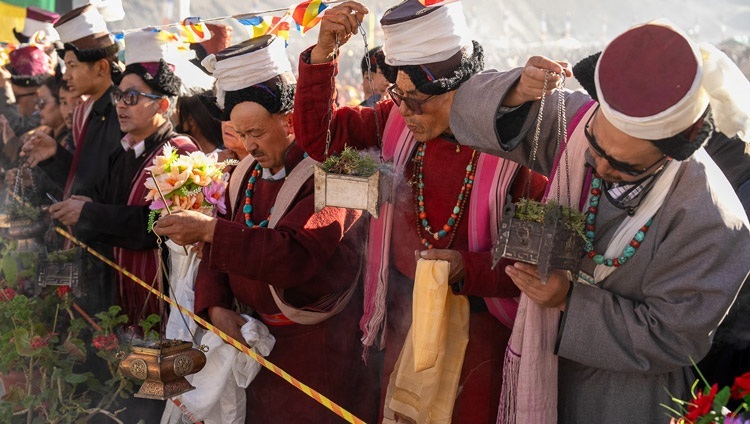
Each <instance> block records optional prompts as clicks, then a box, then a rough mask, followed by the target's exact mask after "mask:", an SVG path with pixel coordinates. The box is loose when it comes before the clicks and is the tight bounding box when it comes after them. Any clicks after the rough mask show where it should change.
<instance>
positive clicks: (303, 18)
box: [292, 0, 328, 34]
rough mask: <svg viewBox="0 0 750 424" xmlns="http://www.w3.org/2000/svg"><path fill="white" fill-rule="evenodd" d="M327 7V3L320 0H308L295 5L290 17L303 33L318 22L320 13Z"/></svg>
mask: <svg viewBox="0 0 750 424" xmlns="http://www.w3.org/2000/svg"><path fill="white" fill-rule="evenodd" d="M327 7H328V5H327V4H325V3H323V1H322V0H308V1H304V2H302V3H300V4H298V5H297V6H295V8H294V12H292V18H293V19H294V22H296V23H297V28H298V29H299V30H300V32H301V33H303V34H304V33H305V32H307V31H308V30H309V29H310V28H312V27H314V26H315V25H317V24H318V22H320V16H319V15H320V13H321V12H322V11H323V10H325V9H326V8H327Z"/></svg>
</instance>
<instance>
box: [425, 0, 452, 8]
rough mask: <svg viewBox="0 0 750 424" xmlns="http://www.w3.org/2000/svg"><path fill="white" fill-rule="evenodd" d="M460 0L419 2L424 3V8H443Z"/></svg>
mask: <svg viewBox="0 0 750 424" xmlns="http://www.w3.org/2000/svg"><path fill="white" fill-rule="evenodd" d="M457 1H459V0H419V2H420V3H422V6H427V7H432V6H435V7H437V6H442V5H444V4H448V3H455V2H457Z"/></svg>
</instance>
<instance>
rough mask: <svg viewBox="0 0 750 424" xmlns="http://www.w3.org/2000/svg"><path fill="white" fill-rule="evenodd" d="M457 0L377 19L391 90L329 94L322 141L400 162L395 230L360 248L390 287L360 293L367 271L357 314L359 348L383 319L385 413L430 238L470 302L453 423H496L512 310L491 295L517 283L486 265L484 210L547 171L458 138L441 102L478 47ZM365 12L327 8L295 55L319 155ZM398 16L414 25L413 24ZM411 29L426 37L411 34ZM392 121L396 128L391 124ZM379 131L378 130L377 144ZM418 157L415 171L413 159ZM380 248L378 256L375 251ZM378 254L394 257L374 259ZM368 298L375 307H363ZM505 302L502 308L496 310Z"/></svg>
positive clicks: (305, 130)
mask: <svg viewBox="0 0 750 424" xmlns="http://www.w3.org/2000/svg"><path fill="white" fill-rule="evenodd" d="M459 7H460V4H453V5H451V6H450V7H445V6H441V7H436V8H432V9H426V8H424V7H423V6H421V5H420V4H419V2H418V1H416V0H413V1H412V0H409V1H406V2H403V3H401V4H399V5H398V6H396V7H394V8H392V9H390V10H388V11H387V12H386V13H385V15H384V16H383V19H382V20H381V25H382V26H383V31H384V33H385V34H386V41H385V45H384V47H383V50H384V52H385V63H382V64H381V63H379V64H378V65H379V66H380V67H381V68H382V69H383V72H384V74H385V76H386V78H388V79H389V81H390V82H391V83H395V85H392V86H391V88H390V89H389V92H390V95H391V98H392V99H393V100H385V101H381V102H379V103H378V104H377V105H375V107H374V109H370V108H359V107H355V108H350V107H341V108H336V106H335V105H334V106H333V108H334V110H333V120H332V122H331V133H332V134H333V137H332V142H331V146H330V147H331V149H330V150H331V152H332V153H333V152H338V151H341V149H342V148H343V147H344V145H349V146H353V147H355V148H357V149H368V148H381V152H382V155H383V156H384V158H385V159H386V160H388V159H389V158H390V156H393V159H394V161H395V163H396V170H395V173H396V174H397V175H396V177H395V178H394V180H395V184H396V188H395V190H394V198H393V199H392V204H393V206H392V210H393V212H392V220H391V221H390V222H392V224H391V232H390V234H391V240H390V243H388V242H387V241H385V242H383V246H381V248H380V249H378V250H376V251H377V253H372V252H371V253H370V254H369V255H368V261H370V264H368V276H367V277H366V278H368V277H369V276H370V273H369V271H374V274H375V277H374V279H375V280H376V283H377V285H378V289H377V290H374V291H373V292H380V287H387V294H386V295H385V296H383V297H385V298H386V299H387V300H386V304H385V305H382V306H381V305H378V304H377V302H376V301H375V300H374V299H373V298H380V297H381V296H377V295H375V294H373V295H372V296H368V294H369V293H368V292H367V289H368V288H369V287H370V286H369V285H368V282H369V280H368V279H366V282H365V284H366V286H365V287H366V288H365V290H366V292H365V296H366V299H365V316H364V318H363V320H362V322H361V328H362V329H363V331H364V332H365V335H364V338H363V342H364V344H365V346H366V347H369V346H371V345H373V344H375V343H376V341H377V340H376V339H379V338H380V331H381V326H383V327H385V328H384V332H385V334H384V338H385V346H384V348H385V359H384V365H383V372H382V383H381V388H382V395H381V414H382V408H383V407H384V406H386V405H384V398H385V392H386V387H387V386H388V384H389V378H391V379H392V376H391V372H392V371H393V369H394V364H395V362H396V359H397V358H398V355H399V352H400V351H401V348H402V346H403V342H404V339H405V337H406V333H407V331H408V329H409V326H410V324H411V313H412V312H411V311H412V289H413V280H414V273H415V270H416V258H415V251H417V250H423V249H435V250H433V251H430V252H422V254H423V256H422V257H425V258H429V259H445V260H449V261H450V262H451V283H452V287H453V292H454V293H455V294H457V295H466V296H468V298H469V302H470V305H471V315H470V324H469V343H468V346H467V348H466V354H465V359H464V363H463V368H462V371H461V376H460V381H459V387H460V389H459V394H458V397H457V399H456V402H455V406H454V409H453V422H454V423H455V422H462V423H463V422H465V423H488V422H493V423H494V422H495V418H496V416H497V406H498V398H499V394H500V387H501V383H502V368H503V353H504V351H505V346H506V345H507V342H508V338H509V336H510V328H509V327H508V325H512V319H513V312H512V310H510V311H508V310H503V309H499V310H498V309H497V308H492V309H491V306H490V305H496V304H497V303H496V300H497V299H496V298H502V299H504V300H505V301H510V302H512V298H513V297H515V296H517V295H518V294H519V291H518V289H517V288H516V287H515V286H514V285H513V283H512V281H511V280H510V279H509V278H508V277H507V276H506V275H505V273H504V271H502V269H501V268H502V266H499V267H497V268H496V269H495V270H492V269H490V268H491V265H492V255H491V252H490V244H491V240H490V238H491V236H492V235H491V228H492V226H493V225H494V223H490V222H489V221H492V219H491V218H490V217H491V216H492V214H491V213H490V212H489V210H488V209H489V208H491V207H493V206H494V207H495V210H496V211H497V210H499V211H502V207H501V206H497V203H501V202H504V201H505V199H506V197H507V196H508V195H511V196H512V197H514V198H517V197H519V196H521V195H525V196H526V197H529V196H539V195H540V194H541V193H540V191H541V190H543V189H544V185H545V184H546V179H544V178H542V177H540V176H538V175H536V174H532V181H530V182H529V185H527V181H528V180H527V177H528V175H529V173H528V170H526V169H519V168H515V167H512V166H510V165H509V164H508V163H504V162H502V161H500V162H493V161H491V160H488V158H487V157H486V156H484V155H480V154H479V153H478V152H475V151H474V150H472V149H467V148H464V147H459V146H458V144H457V143H456V140H455V139H454V138H453V137H452V135H451V132H450V128H449V125H448V111H449V109H450V104H451V99H452V96H453V90H455V89H456V88H458V86H459V85H460V84H461V83H462V82H463V81H464V80H465V79H467V78H468V77H469V76H470V75H471V74H473V73H475V72H478V71H479V70H481V68H482V66H483V54H482V49H481V46H480V45H479V44H478V43H476V42H473V43H472V42H471V40H468V39H464V38H462V37H461V35H462V34H460V33H459V31H454V30H455V29H456V28H459V27H460V24H461V23H462V21H463V13H462V12H461V10H460V8H459ZM364 13H366V8H364V6H362V5H360V4H359V3H356V2H346V3H343V4H342V5H340V6H337V7H334V8H331V9H329V10H328V11H326V15H325V17H324V18H323V23H322V25H321V30H320V35H319V38H318V44H317V45H316V46H314V47H313V48H311V49H309V50H307V51H305V52H303V53H302V55H301V57H300V61H299V83H298V89H297V97H296V99H295V111H296V112H297V113H296V114H295V127H296V128H297V133H298V135H297V139H298V141H299V142H300V144H301V145H302V146H303V147H304V148H305V150H306V151H307V152H308V153H309V154H310V156H311V157H313V158H315V159H317V160H322V159H324V157H325V140H326V129H327V124H328V117H327V116H328V110H329V99H331V97H332V93H331V82H330V80H331V76H332V75H335V72H336V71H337V63H336V61H335V60H333V59H334V56H335V53H334V46H335V44H336V42H337V40H339V41H340V40H348V39H349V37H351V36H352V34H353V33H355V32H356V31H357V25H358V23H359V22H361V19H362V16H363V14H364ZM463 25H464V27H465V23H463ZM396 27H400V28H408V29H411V32H410V35H406V34H404V33H402V32H401V29H398V28H396ZM415 33H422V34H423V37H425V38H424V39H423V38H421V37H416V38H415V35H416V34H415ZM415 52H416V53H415ZM415 55H416V56H415ZM389 60H390V61H391V62H389ZM394 127H396V128H400V129H399V130H396V131H393V130H392V128H394ZM378 134H382V136H383V139H382V144H381V143H380V140H379V139H378ZM404 134H408V135H406V136H405V137H404ZM394 150H395V153H394ZM417 166H419V170H415V167H417ZM467 180H473V182H474V184H473V185H474V187H473V188H472V189H471V190H470V191H464V190H463V187H465V186H466V181H467ZM490 181H492V182H496V183H495V186H494V187H492V188H487V190H486V191H482V189H481V188H480V186H483V187H487V185H493V184H488V183H489V182H490ZM477 193H479V194H477ZM496 202H497V203H496ZM382 214H383V212H381V215H382ZM495 216H496V217H497V214H496V215H495ZM380 220H383V217H382V216H381V217H380V218H379V219H378V220H372V221H371V223H370V225H371V233H370V243H371V244H370V249H371V250H372V249H373V244H372V241H373V239H374V238H376V237H380V235H379V234H373V232H372V228H374V227H376V226H377V222H378V221H380ZM444 223H445V226H444ZM482 224H485V225H484V227H482ZM480 228H486V230H485V231H482V230H480ZM477 233H481V234H477ZM494 234H496V232H495V233H494ZM446 249H449V250H446ZM380 252H383V256H384V257H382V258H378V257H377V255H378V254H380ZM378 260H379V261H389V262H390V264H388V263H387V262H385V264H382V265H380V267H379V268H378V267H377V266H372V263H374V262H375V261H378ZM381 263H382V262H381ZM382 275H386V277H380V276H382ZM378 278H379V280H378ZM383 280H385V281H383ZM493 298H495V299H493ZM504 304H505V305H507V303H504ZM368 308H371V309H372V310H375V311H376V312H375V313H373V314H372V315H370V314H368ZM383 308H384V311H382V309H383ZM504 312H507V315H505V316H503V313H504ZM378 313H380V316H381V317H382V316H383V315H386V314H387V320H383V319H382V318H381V320H380V322H378V321H377V316H378ZM500 319H503V320H504V321H503V322H501V321H500ZM383 321H385V323H384V324H383ZM381 417H382V415H381Z"/></svg>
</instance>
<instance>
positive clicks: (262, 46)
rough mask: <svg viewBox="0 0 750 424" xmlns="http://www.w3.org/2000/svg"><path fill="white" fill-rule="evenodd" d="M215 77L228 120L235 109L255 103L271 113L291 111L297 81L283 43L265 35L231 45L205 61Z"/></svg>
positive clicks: (217, 96) (204, 64) (221, 104)
mask: <svg viewBox="0 0 750 424" xmlns="http://www.w3.org/2000/svg"><path fill="white" fill-rule="evenodd" d="M202 64H203V66H204V68H206V69H207V70H208V71H209V72H211V74H212V75H213V76H214V78H216V89H217V90H216V98H217V104H218V106H219V107H220V108H222V109H223V110H224V118H225V120H226V119H228V117H229V115H230V114H231V113H232V109H233V108H234V106H236V105H238V104H240V103H242V102H246V101H249V102H255V103H258V104H260V105H261V106H263V107H265V108H266V110H268V112H269V113H286V112H290V111H291V110H292V108H293V106H294V91H295V88H296V86H297V81H296V79H295V78H294V74H292V66H291V64H290V63H289V59H288V57H287V55H286V48H285V46H284V42H283V40H279V39H278V38H277V37H276V36H274V35H263V36H260V37H256V38H252V39H250V40H247V41H245V42H242V43H240V44H236V45H234V46H230V47H228V48H226V49H224V50H222V51H220V52H218V53H217V54H215V55H209V56H207V57H206V58H205V59H204V60H203V62H202Z"/></svg>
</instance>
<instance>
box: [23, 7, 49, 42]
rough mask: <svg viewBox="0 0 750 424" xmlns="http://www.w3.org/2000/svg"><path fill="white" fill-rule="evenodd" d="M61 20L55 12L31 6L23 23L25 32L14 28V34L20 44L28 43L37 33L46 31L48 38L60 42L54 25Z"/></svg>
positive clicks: (27, 9)
mask: <svg viewBox="0 0 750 424" xmlns="http://www.w3.org/2000/svg"><path fill="white" fill-rule="evenodd" d="M59 18H60V15H58V14H57V13H55V12H50V11H48V10H44V9H40V8H38V7H34V6H29V7H27V8H26V19H24V22H23V30H21V31H18V30H16V29H15V28H13V34H14V35H15V36H16V39H17V40H18V41H19V42H20V43H28V42H29V39H30V38H31V36H33V35H34V33H36V32H37V31H44V32H45V33H46V35H47V37H48V38H49V39H50V40H52V41H55V40H58V39H59V38H60V37H59V36H58V35H57V31H55V29H54V27H53V24H54V23H55V22H57V20H58V19H59Z"/></svg>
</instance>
